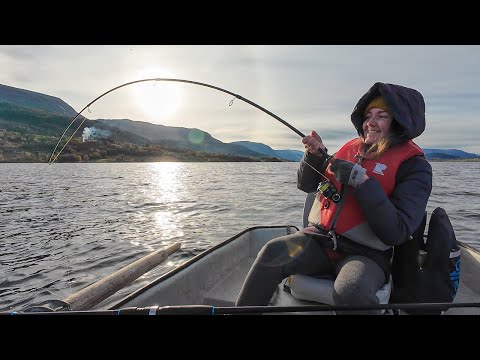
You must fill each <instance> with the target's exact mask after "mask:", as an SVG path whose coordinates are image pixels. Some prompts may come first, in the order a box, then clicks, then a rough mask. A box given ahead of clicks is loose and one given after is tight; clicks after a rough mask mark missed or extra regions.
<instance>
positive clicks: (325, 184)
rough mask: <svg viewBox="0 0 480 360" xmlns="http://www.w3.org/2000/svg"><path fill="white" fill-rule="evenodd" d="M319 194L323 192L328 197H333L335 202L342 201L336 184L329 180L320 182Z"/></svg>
mask: <svg viewBox="0 0 480 360" xmlns="http://www.w3.org/2000/svg"><path fill="white" fill-rule="evenodd" d="M316 193H317V194H318V193H321V194H322V195H323V196H325V197H326V198H327V199H331V200H332V201H333V202H339V201H340V194H339V193H338V191H337V189H336V188H335V185H333V184H332V183H331V182H330V181H329V180H324V181H322V182H320V184H318V188H317V192H316Z"/></svg>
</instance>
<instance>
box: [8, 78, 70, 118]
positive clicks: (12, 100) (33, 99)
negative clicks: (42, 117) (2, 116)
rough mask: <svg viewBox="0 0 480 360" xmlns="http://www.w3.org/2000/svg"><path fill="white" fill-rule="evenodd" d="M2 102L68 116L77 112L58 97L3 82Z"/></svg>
mask: <svg viewBox="0 0 480 360" xmlns="http://www.w3.org/2000/svg"><path fill="white" fill-rule="evenodd" d="M0 102H2V103H7V104H11V105H16V106H20V107H24V108H28V109H32V110H39V111H44V112H48V113H53V114H58V115H63V116H68V117H74V116H75V115H76V114H77V112H76V111H75V110H74V109H73V108H72V107H71V106H70V105H68V104H67V103H66V102H65V101H63V100H61V99H59V98H57V97H54V96H50V95H45V94H41V93H37V92H33V91H29V90H24V89H19V88H15V87H11V86H7V85H1V84H0Z"/></svg>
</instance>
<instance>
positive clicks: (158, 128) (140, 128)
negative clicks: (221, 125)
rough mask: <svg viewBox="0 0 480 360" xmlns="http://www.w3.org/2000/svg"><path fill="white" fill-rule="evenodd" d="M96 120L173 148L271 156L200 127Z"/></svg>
mask: <svg viewBox="0 0 480 360" xmlns="http://www.w3.org/2000/svg"><path fill="white" fill-rule="evenodd" d="M96 122H98V123H100V124H102V125H107V126H109V127H114V128H117V129H120V130H123V131H127V132H129V133H131V134H135V135H137V136H141V137H143V138H146V139H148V140H149V141H150V142H151V143H153V144H160V145H162V144H163V145H168V146H170V147H173V148H181V149H188V150H194V151H204V152H207V153H221V154H234V155H241V156H252V157H264V156H265V155H266V156H271V155H267V154H264V153H259V152H256V151H254V150H251V149H249V148H246V147H244V146H241V145H238V144H226V143H223V142H221V141H220V140H217V139H215V138H214V137H213V136H212V135H210V134H209V133H207V132H205V131H202V130H199V129H193V128H183V127H175V126H164V125H157V124H152V123H148V122H143V121H133V120H129V119H112V120H105V119H98V120H96ZM272 157H275V156H272Z"/></svg>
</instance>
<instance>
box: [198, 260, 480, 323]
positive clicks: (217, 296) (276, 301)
mask: <svg viewBox="0 0 480 360" xmlns="http://www.w3.org/2000/svg"><path fill="white" fill-rule="evenodd" d="M253 261H254V258H253V257H252V258H250V259H249V261H246V262H243V263H241V265H239V266H237V267H236V268H235V269H234V270H233V271H232V272H231V273H230V274H229V275H228V276H227V277H225V279H224V280H223V281H222V282H221V283H219V284H218V285H217V286H216V287H215V288H213V289H212V290H210V291H209V292H208V293H206V294H205V297H204V304H205V305H214V306H221V307H230V306H235V303H234V301H232V299H236V298H237V296H238V294H239V292H240V287H241V285H242V283H243V279H245V277H246V275H247V273H248V270H249V269H250V267H251V265H252V264H253ZM460 288H461V291H459V293H458V294H457V296H456V297H455V300H454V303H461V302H465V303H466V302H475V301H476V297H477V296H476V292H475V291H474V290H472V289H470V288H469V287H468V286H467V285H466V284H464V283H462V282H461V283H460ZM270 305H271V306H302V305H319V303H317V302H313V301H306V300H301V299H297V298H295V297H294V296H293V295H291V294H290V293H289V292H288V291H285V290H284V289H283V281H282V283H281V284H279V285H278V288H277V290H276V291H275V294H274V295H273V297H272V300H271V301H270ZM272 314H274V313H272ZM281 314H282V315H285V314H295V315H333V312H330V311H316V312H307V311H305V312H295V313H281ZM386 314H388V312H387V313H386ZM400 315H408V314H407V313H406V312H404V311H402V310H401V311H400ZM443 315H480V308H451V309H449V310H447V311H446V312H445V313H444V314H443Z"/></svg>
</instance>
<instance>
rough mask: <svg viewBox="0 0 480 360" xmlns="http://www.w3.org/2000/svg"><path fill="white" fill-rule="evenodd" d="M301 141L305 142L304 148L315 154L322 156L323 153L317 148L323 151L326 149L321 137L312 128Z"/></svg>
mask: <svg viewBox="0 0 480 360" xmlns="http://www.w3.org/2000/svg"><path fill="white" fill-rule="evenodd" d="M302 143H303V144H305V150H307V151H308V152H309V153H310V154H313V155H316V156H323V153H322V152H321V151H320V150H319V149H322V150H323V151H325V152H326V151H327V150H326V149H327V148H326V147H325V145H323V142H322V138H321V137H320V135H318V134H317V132H316V131H314V130H312V131H311V132H310V134H309V135H307V136H305V137H304V138H303V139H302Z"/></svg>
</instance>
